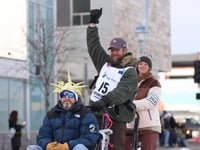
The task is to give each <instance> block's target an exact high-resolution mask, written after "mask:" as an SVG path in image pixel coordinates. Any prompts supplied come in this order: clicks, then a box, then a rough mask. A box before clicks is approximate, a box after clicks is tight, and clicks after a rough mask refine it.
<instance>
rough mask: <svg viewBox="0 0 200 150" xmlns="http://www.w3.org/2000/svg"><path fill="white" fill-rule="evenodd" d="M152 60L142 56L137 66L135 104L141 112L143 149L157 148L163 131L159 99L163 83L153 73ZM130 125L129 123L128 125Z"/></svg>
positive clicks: (140, 140)
mask: <svg viewBox="0 0 200 150" xmlns="http://www.w3.org/2000/svg"><path fill="white" fill-rule="evenodd" d="M151 69H152V61H151V58H150V57H149V56H142V57H140V62H139V64H138V66H137V71H138V80H139V83H138V90H137V93H136V95H135V97H134V100H133V104H134V105H135V106H136V111H137V112H138V114H139V117H140V120H139V128H138V134H139V142H141V150H156V147H157V143H158V139H159V133H160V132H161V124H160V114H159V101H160V98H161V85H160V83H159V81H158V80H157V79H155V78H154V76H153V74H152V73H151ZM127 126H128V125H127Z"/></svg>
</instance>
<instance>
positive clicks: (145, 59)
mask: <svg viewBox="0 0 200 150" xmlns="http://www.w3.org/2000/svg"><path fill="white" fill-rule="evenodd" d="M140 61H145V62H146V63H147V64H148V65H149V67H150V68H152V61H151V59H150V58H149V57H147V56H142V57H140Z"/></svg>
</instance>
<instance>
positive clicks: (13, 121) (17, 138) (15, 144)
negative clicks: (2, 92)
mask: <svg viewBox="0 0 200 150" xmlns="http://www.w3.org/2000/svg"><path fill="white" fill-rule="evenodd" d="M8 122H9V129H11V128H14V129H15V131H16V132H15V134H14V136H13V137H12V138H11V146H12V150H19V149H20V147H21V136H22V131H21V129H22V128H23V127H24V126H25V125H26V123H25V122H23V123H22V124H18V111H16V110H13V111H12V112H11V113H10V115H9V119H8Z"/></svg>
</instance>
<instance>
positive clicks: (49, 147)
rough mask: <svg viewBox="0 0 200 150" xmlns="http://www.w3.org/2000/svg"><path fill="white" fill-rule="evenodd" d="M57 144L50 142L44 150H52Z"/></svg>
mask: <svg viewBox="0 0 200 150" xmlns="http://www.w3.org/2000/svg"><path fill="white" fill-rule="evenodd" d="M57 144H58V143H57V142H51V143H49V144H47V147H46V150H54V149H55V147H56V145H57Z"/></svg>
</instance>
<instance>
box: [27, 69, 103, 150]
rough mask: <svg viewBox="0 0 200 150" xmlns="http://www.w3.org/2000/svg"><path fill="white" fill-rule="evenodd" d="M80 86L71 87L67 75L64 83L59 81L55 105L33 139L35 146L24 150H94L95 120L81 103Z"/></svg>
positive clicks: (97, 127)
mask: <svg viewBox="0 0 200 150" xmlns="http://www.w3.org/2000/svg"><path fill="white" fill-rule="evenodd" d="M81 84H82V82H80V83H77V84H75V83H73V82H72V81H71V77H70V74H69V72H68V83H65V82H64V81H60V82H58V83H57V84H52V85H53V86H55V90H54V92H55V93H59V101H58V103H57V105H56V106H54V107H53V108H52V109H51V110H50V111H49V112H47V115H46V116H45V118H44V120H43V124H42V126H41V127H40V129H39V134H38V135H37V144H38V145H30V146H28V147H27V150H41V149H42V150H94V147H95V145H96V142H97V140H98V138H99V125H98V122H97V120H96V117H95V116H94V114H93V113H92V112H90V111H89V110H88V109H87V108H86V107H84V106H83V104H82V102H81V97H82V92H81V89H82V88H83V87H85V86H84V85H81Z"/></svg>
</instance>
